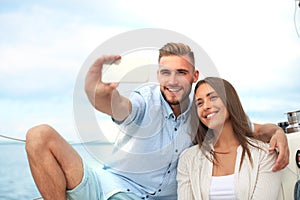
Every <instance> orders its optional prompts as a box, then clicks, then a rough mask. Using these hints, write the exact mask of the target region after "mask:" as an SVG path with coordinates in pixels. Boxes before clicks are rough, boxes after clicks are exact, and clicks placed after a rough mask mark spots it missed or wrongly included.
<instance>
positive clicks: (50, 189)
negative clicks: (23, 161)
mask: <svg viewBox="0 0 300 200" xmlns="http://www.w3.org/2000/svg"><path fill="white" fill-rule="evenodd" d="M26 152H27V157H28V162H29V165H30V169H31V173H32V176H33V179H34V181H35V183H36V185H37V187H38V189H39V191H40V193H41V195H42V196H43V198H44V199H45V200H46V199H66V189H73V188H75V187H76V186H77V185H78V184H79V183H80V182H81V180H82V177H83V166H82V160H81V157H80V156H79V154H78V153H77V152H76V151H75V150H74V149H73V147H72V146H71V145H70V144H68V143H67V142H66V141H65V140H64V139H63V138H62V137H61V136H60V135H59V134H58V133H57V132H56V131H55V130H54V129H53V128H51V127H50V126H48V125H40V126H36V127H33V128H31V129H30V130H29V131H28V133H27V135H26Z"/></svg>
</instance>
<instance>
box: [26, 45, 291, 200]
mask: <svg viewBox="0 0 300 200" xmlns="http://www.w3.org/2000/svg"><path fill="white" fill-rule="evenodd" d="M159 53H160V54H159V69H158V71H157V78H158V82H159V85H151V86H145V87H142V88H140V89H138V90H136V91H135V92H133V95H132V96H131V98H130V99H128V98H125V97H124V96H122V95H120V93H119V92H118V90H117V86H118V84H116V83H103V82H102V80H101V77H102V66H103V64H104V63H111V62H113V61H116V60H118V59H120V58H121V57H120V56H103V57H101V58H99V59H98V60H97V61H96V62H95V63H94V64H93V65H92V66H91V67H90V69H89V71H88V73H87V75H86V82H85V91H86V94H87V97H88V99H89V100H90V102H91V104H92V105H93V106H94V107H95V108H96V109H97V110H99V111H100V112H103V113H106V114H108V115H110V116H111V117H112V118H113V120H114V121H115V122H116V123H117V124H119V125H120V126H122V127H124V130H125V136H124V137H122V138H121V141H118V143H119V144H124V143H125V146H126V148H127V149H126V151H128V152H129V154H131V153H132V154H134V155H135V154H141V155H144V156H143V157H142V161H141V162H133V161H132V160H131V157H130V156H129V157H128V159H127V160H126V158H125V159H124V160H122V161H123V162H120V165H123V167H124V165H125V168H126V167H127V168H126V169H125V168H123V167H119V166H114V167H110V166H105V167H104V169H103V170H101V171H95V170H94V169H91V168H90V167H89V166H88V165H87V164H86V163H85V162H84V161H83V160H82V158H81V157H80V156H79V155H78V153H77V152H76V151H75V150H74V149H73V148H72V147H71V146H70V145H69V144H68V143H67V142H66V141H65V140H64V139H63V138H62V137H61V136H60V135H59V134H58V133H57V132H56V131H55V130H54V129H53V128H51V127H50V126H48V125H40V126H37V127H34V128H32V129H30V130H29V131H28V133H27V137H26V140H27V143H26V150H27V154H28V160H29V164H30V168H31V171H32V175H33V178H34V180H35V183H36V185H37V187H38V188H39V191H40V193H41V194H42V196H43V197H44V199H66V193H67V198H68V199H109V200H114V199H161V200H170V199H176V198H177V194H176V189H177V183H176V178H175V177H176V167H177V160H178V156H179V154H180V153H181V152H182V151H183V150H184V149H185V148H187V147H189V146H191V145H192V144H193V143H192V142H193V134H194V133H195V132H196V130H197V117H196V116H194V114H195V113H194V112H193V111H194V110H193V103H192V102H191V100H190V98H189V94H190V92H191V88H192V84H193V83H195V82H196V81H197V80H198V76H199V72H198V71H197V70H196V69H195V67H194V55H193V52H192V51H191V49H190V48H189V47H188V46H187V45H184V44H181V43H168V44H166V45H165V46H164V47H162V48H161V49H160V52H159ZM254 132H255V134H256V135H259V136H261V137H263V138H267V139H270V138H271V136H272V138H271V140H270V146H271V150H274V149H275V148H278V149H279V156H278V159H277V163H276V164H275V166H274V168H273V170H275V171H276V170H280V169H282V168H284V167H285V166H286V165H287V164H288V157H289V156H288V154H289V151H288V146H287V140H286V137H285V134H284V132H283V131H282V129H280V128H279V127H277V126H275V125H272V124H265V125H257V124H256V125H255V127H254ZM122 147H124V146H122V145H121V148H122ZM124 163H125V164H124ZM136 166H137V168H136ZM149 166H150V167H149ZM143 167H145V168H147V169H146V170H144V171H143V170H138V171H137V172H136V173H135V171H134V170H133V169H141V168H143Z"/></svg>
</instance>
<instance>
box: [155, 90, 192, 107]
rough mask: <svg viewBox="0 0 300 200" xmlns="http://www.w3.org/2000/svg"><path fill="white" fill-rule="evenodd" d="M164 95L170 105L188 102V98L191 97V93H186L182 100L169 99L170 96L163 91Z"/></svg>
mask: <svg viewBox="0 0 300 200" xmlns="http://www.w3.org/2000/svg"><path fill="white" fill-rule="evenodd" d="M161 94H162V96H163V97H164V99H165V101H166V102H168V103H169V104H170V105H172V106H176V105H179V104H181V103H183V102H186V100H187V99H189V94H186V95H184V96H183V97H182V98H181V100H168V98H167V97H166V95H165V93H164V92H163V91H161Z"/></svg>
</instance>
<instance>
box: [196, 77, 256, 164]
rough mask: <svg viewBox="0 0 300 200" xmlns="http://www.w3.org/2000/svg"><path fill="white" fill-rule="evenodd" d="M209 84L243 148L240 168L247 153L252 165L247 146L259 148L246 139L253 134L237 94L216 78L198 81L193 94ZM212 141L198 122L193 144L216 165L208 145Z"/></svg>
mask: <svg viewBox="0 0 300 200" xmlns="http://www.w3.org/2000/svg"><path fill="white" fill-rule="evenodd" d="M204 83H206V84H209V85H210V86H211V87H212V88H213V89H214V90H215V92H216V93H217V94H218V95H219V97H220V98H221V100H222V101H223V103H224V105H225V107H226V108H227V110H228V113H229V120H230V121H231V123H232V127H233V131H234V134H235V136H236V138H237V139H238V141H239V143H240V145H241V146H242V148H243V152H242V159H241V162H240V168H241V166H242V162H243V160H244V157H245V153H247V155H248V157H249V160H250V162H251V164H253V161H252V157H251V153H250V150H249V146H248V145H251V146H254V147H257V148H259V147H258V146H256V145H254V144H252V143H251V142H249V140H248V139H247V137H254V136H253V132H252V130H251V127H250V121H249V119H248V117H247V115H246V113H245V111H244V109H243V107H242V104H241V101H240V99H239V97H238V94H237V92H236V90H235V89H234V87H233V86H232V85H231V84H230V83H229V82H228V81H226V80H224V79H221V78H218V77H207V78H205V79H203V80H200V81H199V82H198V83H197V84H196V86H195V90H194V91H195V92H194V93H195V94H196V91H197V89H198V88H199V86H200V85H202V84H204ZM199 121H200V120H199ZM211 139H214V135H213V131H212V130H211V129H209V128H208V127H207V126H205V125H204V124H203V123H202V122H201V121H200V122H199V128H198V131H197V134H196V137H195V140H196V141H195V142H196V143H198V145H199V148H200V149H201V150H202V151H204V152H206V153H205V154H204V155H207V152H209V153H210V154H211V155H212V156H213V158H212V159H211V157H209V156H207V157H208V158H209V159H210V160H211V161H212V162H214V163H216V162H215V161H216V157H215V152H214V151H213V150H212V149H211V147H210V145H209V141H211Z"/></svg>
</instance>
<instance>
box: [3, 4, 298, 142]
mask: <svg viewBox="0 0 300 200" xmlns="http://www.w3.org/2000/svg"><path fill="white" fill-rule="evenodd" d="M296 2H297V1H294V0H277V1H271V0H264V1H261V0H252V1H240V0H228V1H207V0H186V1H174V0H172V1H170V0H165V1H158V0H152V1H143V0H127V1H121V0H111V1H104V0H98V1H97V0H87V1H79V0H65V1H58V0H51V1H50V0H45V1H37V0H27V1H17V0H0V27H1V28H0V134H2V135H7V136H10V137H16V138H20V139H24V138H25V136H26V132H27V130H28V129H30V128H31V127H33V126H36V125H38V124H50V125H51V126H53V127H54V128H55V129H56V130H57V131H58V132H60V133H61V135H63V137H65V138H66V139H67V140H69V141H76V140H78V135H77V133H76V126H75V124H74V114H73V113H74V111H73V92H74V86H75V82H76V78H77V75H78V73H79V71H80V69H81V67H82V65H83V63H84V61H85V60H86V58H87V57H88V56H89V55H90V54H91V52H93V51H94V49H95V48H97V47H98V46H99V45H101V44H102V43H103V42H105V41H107V40H109V39H110V38H112V37H114V36H116V35H119V34H121V33H124V32H127V31H132V30H135V29H141V28H159V29H167V30H171V31H175V32H178V33H180V34H183V35H185V36H186V37H188V38H190V39H192V40H193V41H195V42H196V43H197V44H198V45H199V46H201V47H202V48H203V49H204V51H205V52H206V53H207V54H208V56H209V57H210V58H211V60H212V61H213V62H214V64H215V66H216V68H217V69H218V71H219V74H220V76H221V77H222V78H225V79H227V80H228V81H230V82H231V83H232V84H233V85H234V87H235V88H236V90H237V91H238V93H239V95H240V98H241V101H242V103H243V106H244V108H245V110H246V112H247V114H248V115H249V117H250V119H251V121H253V122H257V123H275V124H276V123H278V122H281V121H287V116H286V115H285V113H286V112H289V111H295V110H300V82H299V75H300V53H299V52H300V37H298V35H297V32H296V27H295V24H296V26H298V27H300V14H299V13H300V10H299V9H300V8H296V10H295V3H296ZM295 11H296V15H295ZM294 18H296V20H294ZM108 53H109V52H108Z"/></svg>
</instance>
